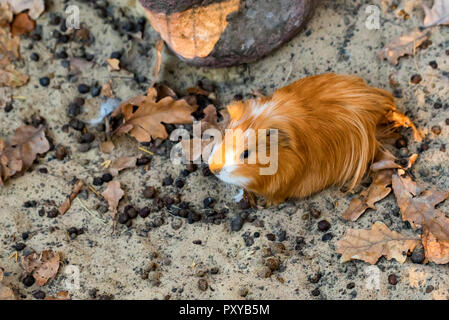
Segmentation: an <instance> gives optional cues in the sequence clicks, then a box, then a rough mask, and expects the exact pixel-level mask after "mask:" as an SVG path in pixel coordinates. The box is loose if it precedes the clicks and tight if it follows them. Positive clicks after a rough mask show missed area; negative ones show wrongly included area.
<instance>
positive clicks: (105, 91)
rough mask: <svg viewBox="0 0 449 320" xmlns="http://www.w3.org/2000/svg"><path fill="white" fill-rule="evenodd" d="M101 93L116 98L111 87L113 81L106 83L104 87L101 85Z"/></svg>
mask: <svg viewBox="0 0 449 320" xmlns="http://www.w3.org/2000/svg"><path fill="white" fill-rule="evenodd" d="M101 94H102V95H103V96H105V97H107V98H114V92H113V91H112V88H111V83H110V82H108V83H105V84H104V85H103V87H101Z"/></svg>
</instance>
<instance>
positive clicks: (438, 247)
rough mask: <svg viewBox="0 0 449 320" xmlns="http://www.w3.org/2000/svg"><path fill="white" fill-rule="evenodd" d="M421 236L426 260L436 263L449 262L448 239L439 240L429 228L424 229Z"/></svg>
mask: <svg viewBox="0 0 449 320" xmlns="http://www.w3.org/2000/svg"><path fill="white" fill-rule="evenodd" d="M421 238H422V243H423V246H424V250H425V254H426V261H428V262H433V263H437V264H446V263H449V241H439V240H438V239H437V238H435V236H434V235H433V234H432V233H431V232H429V230H425V231H424V232H423V235H422V237H421Z"/></svg>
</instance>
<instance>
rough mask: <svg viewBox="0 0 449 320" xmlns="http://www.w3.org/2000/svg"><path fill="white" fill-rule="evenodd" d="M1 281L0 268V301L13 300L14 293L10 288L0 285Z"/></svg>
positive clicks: (1, 273) (0, 271)
mask: <svg viewBox="0 0 449 320" xmlns="http://www.w3.org/2000/svg"><path fill="white" fill-rule="evenodd" d="M2 281H3V270H2V268H0V301H1V300H15V299H16V297H15V296H14V292H13V291H12V289H11V288H9V287H7V286H5V285H4V284H2Z"/></svg>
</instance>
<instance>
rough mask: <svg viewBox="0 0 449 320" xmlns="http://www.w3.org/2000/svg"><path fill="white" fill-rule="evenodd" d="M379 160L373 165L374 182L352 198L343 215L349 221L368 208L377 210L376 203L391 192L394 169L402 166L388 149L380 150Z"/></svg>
mask: <svg viewBox="0 0 449 320" xmlns="http://www.w3.org/2000/svg"><path fill="white" fill-rule="evenodd" d="M378 157H379V159H378V161H376V162H374V163H373V164H372V165H371V172H372V176H373V182H372V183H371V185H370V186H369V187H368V189H366V190H364V191H362V192H361V193H360V195H359V196H358V197H356V198H354V199H352V200H351V203H350V204H349V207H348V209H346V211H345V212H344V213H343V217H344V218H345V219H346V220H349V221H356V220H357V219H358V218H359V217H360V216H361V215H362V214H363V213H364V212H365V211H366V210H367V209H374V210H376V207H375V203H376V202H378V201H380V200H382V199H384V198H385V197H386V196H388V195H389V194H390V192H391V188H390V187H389V186H390V185H391V183H392V178H391V177H392V175H393V173H394V171H393V170H392V169H399V168H402V167H401V166H400V165H399V164H397V163H396V162H395V160H396V158H395V157H394V156H393V155H392V154H391V153H390V152H389V151H387V150H384V151H380V152H379V155H378ZM417 157H418V155H416V154H414V155H412V156H411V157H410V158H409V161H408V165H407V166H406V167H405V168H404V169H405V170H407V169H409V168H411V166H412V165H413V164H414V163H415V161H416V159H417Z"/></svg>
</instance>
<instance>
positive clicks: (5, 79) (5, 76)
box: [0, 57, 30, 88]
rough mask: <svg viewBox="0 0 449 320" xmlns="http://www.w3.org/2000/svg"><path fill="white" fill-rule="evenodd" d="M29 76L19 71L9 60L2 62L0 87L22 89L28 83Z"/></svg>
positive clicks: (5, 59) (0, 62)
mask: <svg viewBox="0 0 449 320" xmlns="http://www.w3.org/2000/svg"><path fill="white" fill-rule="evenodd" d="M29 79H30V77H29V76H27V75H26V74H23V73H21V72H19V71H17V70H16V69H15V67H14V65H13V64H12V63H11V62H10V61H9V59H8V58H6V57H5V58H3V59H1V60H0V86H7V87H11V88H17V87H21V86H23V85H24V84H26V83H27V82H28V80H29Z"/></svg>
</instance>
